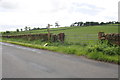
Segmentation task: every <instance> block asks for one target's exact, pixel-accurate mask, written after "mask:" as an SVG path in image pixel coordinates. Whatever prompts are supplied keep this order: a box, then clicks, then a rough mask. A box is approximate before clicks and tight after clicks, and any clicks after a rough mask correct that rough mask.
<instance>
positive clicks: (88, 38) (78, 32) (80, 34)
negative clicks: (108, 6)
mask: <svg viewBox="0 0 120 80" xmlns="http://www.w3.org/2000/svg"><path fill="white" fill-rule="evenodd" d="M50 30H51V33H53V34H58V33H61V32H63V33H65V35H66V38H65V42H72V43H89V42H96V40H98V32H105V33H118V26H116V25H103V26H87V27H80V26H76V27H61V28H51V29H50ZM39 33H47V30H46V29H43V30H31V31H22V32H11V33H10V34H3V35H20V34H39Z"/></svg>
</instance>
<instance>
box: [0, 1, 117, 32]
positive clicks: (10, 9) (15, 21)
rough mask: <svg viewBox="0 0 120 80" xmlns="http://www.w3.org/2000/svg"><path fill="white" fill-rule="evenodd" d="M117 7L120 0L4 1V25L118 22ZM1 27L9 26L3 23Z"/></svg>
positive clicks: (0, 6) (0, 4)
mask: <svg viewBox="0 0 120 80" xmlns="http://www.w3.org/2000/svg"><path fill="white" fill-rule="evenodd" d="M117 10H118V0H1V1H0V25H23V26H25V25H31V26H32V25H40V27H41V26H43V27H45V26H46V25H47V24H48V23H50V24H54V23H55V22H56V21H58V22H59V23H60V24H61V26H67V25H70V24H71V23H73V22H75V21H84V22H85V21H112V20H114V21H117V18H118V11H117ZM13 28H15V29H16V27H15V26H13V27H12V26H11V30H12V29H13ZM15 29H14V30H15ZM0 30H1V31H2V30H6V28H3V26H0Z"/></svg>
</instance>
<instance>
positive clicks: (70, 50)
mask: <svg viewBox="0 0 120 80" xmlns="http://www.w3.org/2000/svg"><path fill="white" fill-rule="evenodd" d="M50 30H51V33H53V34H58V33H61V32H64V33H65V35H66V37H65V43H59V42H56V43H51V42H41V41H40V40H34V41H27V40H23V39H5V38H4V39H3V40H2V41H3V42H9V43H13V44H19V45H22V46H27V47H33V48H38V49H45V50H51V51H55V52H60V53H66V54H75V55H78V56H85V57H87V58H91V59H95V60H99V61H105V62H112V63H117V64H119V63H120V59H119V55H120V53H119V50H120V47H119V46H116V45H111V44H108V42H107V41H105V42H103V43H101V42H100V41H99V40H98V36H97V34H98V32H101V31H102V32H105V33H118V26H116V25H104V26H88V27H79V26H76V27H61V28H51V29H50ZM38 33H47V30H46V29H43V30H32V31H23V32H11V33H10V34H3V35H20V34H38ZM71 42H72V43H71ZM46 43H47V46H44V44H46ZM75 43H77V44H75Z"/></svg>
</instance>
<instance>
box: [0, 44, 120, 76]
mask: <svg viewBox="0 0 120 80" xmlns="http://www.w3.org/2000/svg"><path fill="white" fill-rule="evenodd" d="M0 44H1V45H2V77H3V78H117V77H118V65H116V64H110V63H104V62H99V61H95V60H90V59H86V58H84V57H80V56H74V55H66V54H61V53H56V52H51V51H46V50H40V49H33V48H27V47H23V46H18V45H13V44H9V43H0Z"/></svg>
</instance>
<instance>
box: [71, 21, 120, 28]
mask: <svg viewBox="0 0 120 80" xmlns="http://www.w3.org/2000/svg"><path fill="white" fill-rule="evenodd" d="M107 24H120V22H116V21H110V22H74V23H72V24H71V25H70V27H73V26H95V25H107Z"/></svg>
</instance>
